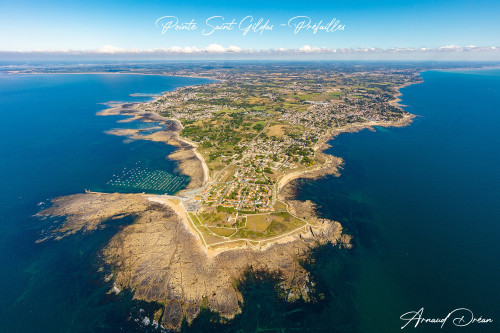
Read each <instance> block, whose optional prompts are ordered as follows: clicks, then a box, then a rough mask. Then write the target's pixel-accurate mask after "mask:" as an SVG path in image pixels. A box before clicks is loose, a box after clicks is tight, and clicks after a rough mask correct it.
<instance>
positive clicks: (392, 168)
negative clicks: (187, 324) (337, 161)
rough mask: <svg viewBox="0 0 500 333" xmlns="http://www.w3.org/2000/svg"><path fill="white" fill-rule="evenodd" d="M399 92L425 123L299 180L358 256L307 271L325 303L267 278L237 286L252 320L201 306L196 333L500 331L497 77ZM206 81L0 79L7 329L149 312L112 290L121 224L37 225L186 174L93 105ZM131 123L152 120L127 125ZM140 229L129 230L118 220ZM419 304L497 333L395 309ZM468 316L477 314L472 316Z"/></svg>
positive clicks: (0, 295)
mask: <svg viewBox="0 0 500 333" xmlns="http://www.w3.org/2000/svg"><path fill="white" fill-rule="evenodd" d="M422 78H423V79H424V82H423V83H421V84H417V85H412V86H409V87H406V88H404V89H402V93H403V95H402V97H401V98H402V102H401V103H402V104H404V105H406V106H405V108H406V110H407V111H409V112H411V113H413V114H416V115H418V117H417V118H416V119H415V121H414V122H413V123H412V124H411V125H410V126H407V127H404V128H378V129H377V130H376V131H375V132H372V131H368V130H364V131H362V132H359V133H349V134H342V135H340V136H339V137H337V138H336V139H335V140H333V141H331V145H332V148H330V149H329V151H328V152H329V153H331V154H334V155H337V156H341V157H343V158H344V160H345V167H344V169H343V170H342V174H341V176H340V177H333V176H331V177H326V178H324V179H321V180H319V181H302V182H301V186H300V191H299V194H298V196H299V198H300V199H304V200H305V199H310V200H313V201H314V202H316V203H317V204H318V205H319V207H320V213H321V214H322V215H323V216H325V217H328V218H331V219H335V220H338V221H340V222H341V223H342V224H343V225H344V227H345V229H346V231H347V232H348V233H351V234H352V235H353V243H354V248H353V249H352V250H338V249H335V248H333V247H331V246H325V247H321V248H319V249H317V250H315V251H314V253H313V255H312V257H311V259H313V260H310V261H307V262H304V263H303V264H304V265H306V266H307V268H308V269H309V270H310V271H311V272H312V278H313V279H314V281H315V282H316V286H317V291H318V296H317V299H318V301H317V302H315V303H313V304H303V303H296V304H292V305H290V304H286V303H284V302H283V301H280V300H279V299H278V298H276V296H275V289H274V285H273V283H272V281H270V280H267V279H252V278H251V277H250V278H249V279H248V280H247V281H246V283H245V284H244V286H243V288H244V289H243V293H244V296H245V299H246V301H245V304H244V308H243V313H242V315H240V316H238V317H237V318H236V319H235V320H234V321H233V322H231V323H230V324H229V325H223V326H220V325H217V324H216V323H214V322H213V320H212V319H213V317H214V316H213V315H212V314H208V313H203V314H202V316H200V318H199V319H197V320H195V322H194V323H193V326H192V327H191V328H188V329H187V331H191V332H257V331H262V332H264V331H265V332H363V333H365V332H404V331H412V332H439V331H441V332H498V331H500V325H499V324H498V323H499V322H500V311H499V310H500V306H499V301H500V297H499V295H500V282H499V281H500V265H499V263H500V242H499V241H498V235H499V233H500V225H499V222H500V219H499V216H500V173H499V171H500V136H499V135H498V133H499V132H500V131H499V130H498V127H499V124H500V71H499V70H488V71H467V72H437V71H429V72H424V73H422ZM202 82H206V81H204V80H200V79H193V78H170V77H159V76H141V75H39V76H27V75H25V76H20V75H7V76H0V112H1V121H0V129H1V133H2V134H3V140H1V141H0V155H1V156H2V159H1V160H0V175H1V178H0V189H1V191H0V228H1V232H0V262H1V263H2V265H1V267H0V331H1V332H28V331H36V332H120V331H122V332H127V331H134V330H143V331H144V330H145V329H143V328H141V326H139V325H138V324H137V323H136V322H135V321H134V319H135V318H137V317H140V316H141V313H142V312H141V311H140V309H141V308H143V309H146V310H147V305H146V304H141V303H138V302H134V301H131V299H130V298H131V295H130V294H128V293H122V294H121V295H119V296H114V295H107V294H106V293H107V291H108V290H109V289H110V284H109V283H105V282H104V281H103V274H102V273H100V272H97V269H98V268H99V267H100V266H99V256H98V254H99V249H101V248H102V247H103V246H104V245H105V244H106V241H107V240H108V239H109V238H110V237H111V236H112V235H113V233H114V232H116V228H118V226H116V227H110V228H108V229H106V230H104V231H99V232H95V233H93V234H91V235H83V236H82V235H76V236H73V237H68V238H66V239H63V240H61V241H58V242H56V241H47V242H43V243H40V244H36V243H35V241H36V240H37V239H39V238H40V234H41V233H42V231H43V230H45V229H47V228H48V227H49V226H50V224H51V223H53V222H52V221H48V220H43V221H41V220H39V219H37V218H34V217H32V215H33V214H35V213H36V212H38V211H39V210H40V209H41V207H44V205H46V204H47V203H46V202H47V199H50V198H53V197H55V196H59V195H66V194H72V193H79V192H82V191H84V190H85V189H93V188H97V189H99V188H101V187H102V186H104V184H106V182H107V181H109V180H110V179H111V178H112V176H113V174H117V173H118V172H121V171H122V170H124V168H134V167H135V166H136V165H137V163H138V162H139V163H141V165H142V166H143V168H145V169H148V170H152V171H155V170H162V171H165V172H168V173H170V174H172V175H176V174H177V173H176V169H175V164H174V163H172V162H170V161H168V160H166V159H165V156H166V155H168V154H169V152H171V151H172V149H173V148H172V147H169V146H166V145H164V144H160V143H152V142H145V141H132V142H128V141H127V140H124V139H123V138H122V137H116V136H112V135H107V134H105V133H104V131H106V130H109V129H112V128H118V127H128V126H130V124H123V123H117V122H116V121H117V120H119V119H122V117H120V116H110V117H100V116H96V115H95V114H96V112H98V111H99V110H102V109H103V108H105V106H104V105H102V104H99V103H105V102H109V101H141V100H144V99H145V98H134V97H130V96H129V94H131V93H160V92H162V91H167V90H171V89H174V88H175V87H179V86H183V85H189V84H199V83H202ZM132 125H134V126H143V125H141V124H138V123H133V124H132ZM123 223H130V221H123ZM421 308H424V314H423V317H425V318H443V317H445V316H446V315H447V314H448V313H449V312H451V311H453V310H454V309H457V308H467V309H470V310H471V311H472V312H473V313H474V315H475V316H476V317H479V316H482V317H483V318H492V319H493V320H494V323H493V324H482V325H481V324H471V325H469V326H466V327H456V326H453V324H452V323H451V322H450V321H449V322H447V323H446V324H445V326H444V328H443V329H440V326H439V325H438V324H429V323H420V324H419V325H418V326H417V327H416V328H415V327H414V324H415V323H414V322H413V324H412V325H411V327H410V325H408V327H406V328H405V329H403V330H401V326H403V325H404V322H403V321H402V320H400V316H401V315H402V314H404V313H406V312H409V311H418V310H420V309H421ZM465 319H467V318H465Z"/></svg>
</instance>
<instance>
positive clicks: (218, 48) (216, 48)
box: [204, 44, 226, 53]
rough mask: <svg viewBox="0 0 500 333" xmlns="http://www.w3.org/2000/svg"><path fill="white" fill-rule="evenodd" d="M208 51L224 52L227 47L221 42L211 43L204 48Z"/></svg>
mask: <svg viewBox="0 0 500 333" xmlns="http://www.w3.org/2000/svg"><path fill="white" fill-rule="evenodd" d="M204 50H205V51H206V52H208V53H224V52H226V49H225V48H224V47H223V46H222V45H219V44H210V45H208V46H207V47H205V49H204Z"/></svg>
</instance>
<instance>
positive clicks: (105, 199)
mask: <svg viewBox="0 0 500 333" xmlns="http://www.w3.org/2000/svg"><path fill="white" fill-rule="evenodd" d="M42 214H46V215H58V216H62V215H65V216H67V219H66V222H65V223H64V226H63V227H62V228H61V229H60V231H62V232H64V233H65V234H66V235H67V234H71V233H74V232H77V231H89V230H94V229H96V228H97V227H98V226H99V225H100V223H102V222H104V221H106V220H109V219H110V218H113V217H117V216H124V215H131V214H133V215H136V216H137V218H136V220H135V222H134V223H133V224H131V225H127V226H125V227H123V229H121V231H120V232H118V233H117V234H116V235H115V236H114V237H113V238H112V239H111V241H110V242H109V244H108V245H107V246H106V247H105V248H104V250H103V253H104V258H105V261H106V262H107V263H108V264H109V265H111V266H112V267H113V268H114V269H113V270H114V277H115V283H116V285H117V287H118V288H119V289H123V288H130V289H132V290H133V291H134V292H135V294H134V297H135V298H137V299H141V300H146V301H156V302H160V303H161V304H164V308H163V311H162V313H160V314H158V315H157V316H158V317H159V318H161V323H162V325H163V326H164V327H168V328H171V329H177V328H179V326H180V324H181V321H182V319H183V318H184V317H185V318H186V319H187V320H188V321H191V320H192V319H193V318H194V317H196V316H197V314H198V313H199V310H200V307H201V305H202V304H206V305H207V306H208V307H209V308H210V309H211V310H213V311H217V312H218V313H220V314H221V315H222V316H223V317H227V318H232V317H233V316H234V315H235V314H237V313H238V312H240V303H241V302H242V301H243V299H242V295H241V293H240V291H239V290H238V288H237V287H236V282H237V281H238V280H239V279H241V278H243V274H244V272H245V271H247V269H248V268H252V269H254V270H265V271H268V272H272V273H276V274H277V275H279V276H280V279H281V285H282V287H283V288H284V290H286V291H287V292H288V295H289V299H290V300H293V299H295V298H298V297H303V298H305V299H307V297H308V295H307V290H308V288H307V287H308V281H309V280H308V272H307V271H306V270H304V268H303V267H302V266H301V265H300V264H299V260H300V259H301V258H304V257H305V256H306V255H307V254H308V253H309V251H310V249H311V248H312V247H315V246H317V244H319V243H328V242H330V243H337V242H339V240H340V239H341V237H342V229H341V227H340V225H339V224H338V223H336V222H332V221H323V224H322V225H321V226H320V227H317V228H315V229H314V232H313V231H312V229H309V230H307V231H304V232H302V233H301V234H298V235H297V236H296V237H295V238H293V239H290V240H289V241H287V242H284V243H279V242H277V243H275V244H271V245H269V246H267V247H266V248H265V250H259V249H254V248H250V247H249V248H245V247H243V248H232V249H231V248H228V249H227V250H226V251H220V249H219V252H218V253H217V254H216V255H209V254H207V251H206V249H205V248H204V247H203V245H202V244H201V242H200V240H199V238H198V237H196V235H195V234H193V232H192V231H191V230H190V229H189V228H188V225H187V224H186V223H187V221H185V220H184V219H182V218H181V217H180V216H179V215H178V214H177V213H176V212H175V211H174V210H173V209H171V208H170V207H169V206H167V205H162V204H159V203H157V202H154V201H151V200H148V196H146V195H141V194H104V193H86V194H78V195H72V196H67V197H61V198H58V199H55V200H54V206H53V207H52V208H49V209H47V210H45V211H43V212H42ZM108 223H109V222H108ZM343 241H348V240H346V239H343ZM309 287H310V286H309Z"/></svg>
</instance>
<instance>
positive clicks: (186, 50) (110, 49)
mask: <svg viewBox="0 0 500 333" xmlns="http://www.w3.org/2000/svg"><path fill="white" fill-rule="evenodd" d="M499 50H500V47H499V46H475V45H469V46H458V45H445V46H441V47H436V48H427V47H420V48H408V47H393V48H387V49H381V48H376V47H358V48H337V49H333V48H327V47H315V46H310V45H303V46H302V47H300V48H296V49H288V48H284V47H280V48H277V49H274V48H270V49H252V48H249V49H245V48H241V47H239V46H235V45H230V46H228V47H224V46H222V45H220V44H210V45H208V46H206V47H204V48H197V47H196V46H185V47H181V46H171V47H167V48H150V49H138V48H128V49H126V48H120V47H116V46H112V45H104V46H102V47H99V48H97V49H87V50H72V49H65V50H41V49H36V50H30V51H0V52H7V53H47V54H75V55H78V54H80V55H84V54H109V55H114V54H124V55H127V54H136V55H140V54H150V55H164V56H168V55H183V54H185V55H203V54H241V55H245V54H246V55H252V54H254V55H259V54H260V55H273V54H275V55H299V54H312V53H315V54H325V55H328V54H344V55H348V54H354V55H356V54H358V55H369V54H402V53H406V54H410V53H414V54H428V53H441V52H444V53H455V54H458V53H461V52H465V53H469V52H486V53H489V54H495V55H496V54H497V53H500V52H499ZM499 60H500V57H499Z"/></svg>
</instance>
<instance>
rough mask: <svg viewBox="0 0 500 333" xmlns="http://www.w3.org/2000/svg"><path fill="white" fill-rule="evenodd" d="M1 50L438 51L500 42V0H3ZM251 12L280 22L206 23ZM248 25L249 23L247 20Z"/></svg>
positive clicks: (250, 13)
mask: <svg viewBox="0 0 500 333" xmlns="http://www.w3.org/2000/svg"><path fill="white" fill-rule="evenodd" d="M0 8H1V9H2V10H1V11H0V51H19V50H20V51H30V50H67V49H73V50H88V49H99V48H102V47H103V46H105V45H106V46H112V47H115V48H117V49H131V48H135V49H140V50H142V49H156V48H172V47H181V48H184V47H195V48H198V49H203V48H205V47H207V45H211V44H218V45H222V46H224V47H229V46H236V47H239V48H242V49H278V48H287V49H299V48H301V47H303V46H304V45H308V46H311V47H318V48H322V47H324V48H329V49H339V48H359V47H363V48H371V47H374V48H382V49H388V48H393V47H404V48H439V47H442V46H448V45H458V46H470V45H475V46H500V23H499V22H500V20H499V17H498V16H499V14H500V1H498V0H497V1H491V0H490V1H480V0H479V1H478V0H476V1H465V0H455V1H430V0H420V1H413V0H406V1H405V0H401V1H361V0H356V1H350V0H343V1H341V0H330V1H318V0H317V1H261V0H253V1H252V0H244V1H179V0H178V1H170V0H168V1H167V0H163V1H127V0H121V1H104V0H102V1H93V0H88V1H46V0H37V1H33V0H15V1H5V0H0ZM247 15H251V16H253V18H254V20H258V19H259V18H261V17H262V18H263V19H264V21H267V20H269V21H270V24H273V25H274V28H273V31H265V32H263V33H262V35H260V34H258V33H248V34H247V35H246V36H243V35H242V32H241V31H239V30H238V29H237V27H236V28H235V29H233V31H218V32H215V33H214V34H212V35H210V36H204V35H202V33H201V30H202V29H203V28H208V26H207V25H206V24H205V20H206V19H207V18H209V17H211V16H223V17H224V18H225V21H226V22H227V21H231V20H232V19H233V18H234V19H235V20H236V22H239V21H241V19H243V18H244V17H245V16H247ZM162 16H176V17H177V18H178V19H179V20H180V21H190V20H191V19H194V20H195V21H196V22H197V23H198V30H195V31H167V32H166V33H165V34H162V33H161V29H160V28H158V27H155V24H154V23H155V21H156V20H157V19H158V18H159V17H162ZM294 16H308V17H310V18H311V19H312V21H313V22H317V21H319V20H323V23H326V22H329V21H331V20H332V19H333V18H336V19H337V20H339V21H340V24H342V25H345V30H344V31H336V32H330V33H327V32H321V31H320V32H318V33H317V34H313V33H312V32H311V31H301V32H300V33H298V34H293V32H292V30H291V29H287V28H285V27H280V24H286V23H287V22H288V20H289V19H290V18H292V17H294ZM247 22H248V21H247Z"/></svg>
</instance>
